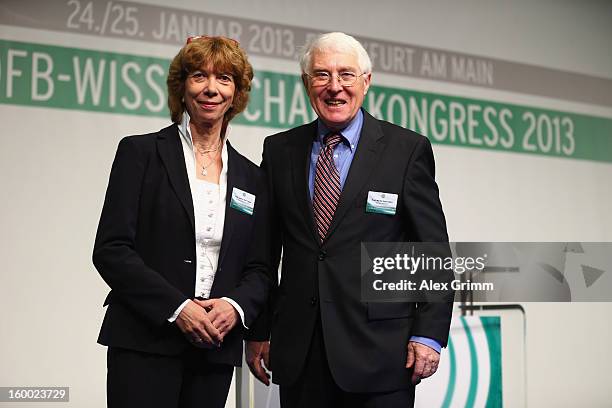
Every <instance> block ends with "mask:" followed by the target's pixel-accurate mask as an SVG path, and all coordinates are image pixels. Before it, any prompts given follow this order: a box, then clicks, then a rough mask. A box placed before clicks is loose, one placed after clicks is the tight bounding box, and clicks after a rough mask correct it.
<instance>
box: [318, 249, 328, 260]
mask: <svg viewBox="0 0 612 408" xmlns="http://www.w3.org/2000/svg"><path fill="white" fill-rule="evenodd" d="M325 256H327V252H325V251H323V250H322V251H321V252H319V261H322V260H324V259H325Z"/></svg>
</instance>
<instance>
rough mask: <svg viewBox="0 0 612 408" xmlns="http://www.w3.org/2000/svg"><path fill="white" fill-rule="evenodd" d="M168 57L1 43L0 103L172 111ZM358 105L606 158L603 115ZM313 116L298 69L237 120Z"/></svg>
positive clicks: (528, 148)
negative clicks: (168, 105) (168, 98)
mask: <svg viewBox="0 0 612 408" xmlns="http://www.w3.org/2000/svg"><path fill="white" fill-rule="evenodd" d="M169 62H170V61H169V60H168V59H162V58H152V57H144V56H136V55H131V54H121V53H113V52H102V51H93V50H83V49H76V48H67V47H58V46H50V45H42V44H32V43H23V42H15V41H4V40H0V68H1V69H0V103H3V104H12V105H26V106H41V107H50V108H62V109H73V110H86V111H97V112H116V113H121V114H135V115H144V116H161V117H169V115H168V112H167V108H166V86H165V79H166V72H167V69H168V64H169ZM296 69H297V64H296ZM364 107H365V108H366V110H368V112H370V113H371V114H373V115H374V116H376V117H378V118H380V119H384V120H388V121H390V122H393V123H395V124H397V125H400V126H403V127H406V128H410V129H413V130H415V131H417V132H419V133H421V134H424V135H426V136H427V137H429V139H430V140H431V141H432V143H437V144H445V145H453V146H463V147H472V148H478V149H487V150H497V151H509V152H519V153H527V154H536V155H544V156H553V157H562V158H572V159H584V160H593V161H600V162H612V119H609V118H603V117H595V116H590V115H582V114H575V113H568V112H562V111H558V110H551V109H541V108H537V107H528V106H520V105H516V104H509V103H499V102H493V101H487V100H482V99H474V98H462V97H455V96H448V95H442V94H436V93H430V92H417V91H413V90H409V89H402V88H396V87H393V88H391V87H383V86H372V87H371V88H370V91H369V92H368V95H367V97H366V100H365V104H364ZM313 118H315V115H314V113H313V111H312V108H311V107H310V104H309V102H308V97H307V95H306V92H305V90H304V88H303V86H302V84H301V80H300V77H299V76H298V75H291V74H280V73H275V72H269V71H257V72H256V76H255V79H254V81H253V89H252V92H251V102H250V104H249V107H248V109H247V110H246V111H245V112H244V113H243V114H242V115H240V116H239V117H238V118H236V120H235V121H236V123H240V124H243V125H250V126H265V127H272V128H282V129H284V128H289V127H293V126H297V125H301V124H303V123H306V122H309V121H311V120H312V119H313Z"/></svg>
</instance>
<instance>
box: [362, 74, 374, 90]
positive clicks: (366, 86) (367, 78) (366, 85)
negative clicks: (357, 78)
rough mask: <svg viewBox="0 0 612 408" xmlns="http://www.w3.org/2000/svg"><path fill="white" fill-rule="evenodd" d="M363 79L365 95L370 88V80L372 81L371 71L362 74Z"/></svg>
mask: <svg viewBox="0 0 612 408" xmlns="http://www.w3.org/2000/svg"><path fill="white" fill-rule="evenodd" d="M363 81H364V88H363V94H364V95H365V94H367V93H368V89H370V82H372V73H371V72H368V73H367V75H364V76H363Z"/></svg>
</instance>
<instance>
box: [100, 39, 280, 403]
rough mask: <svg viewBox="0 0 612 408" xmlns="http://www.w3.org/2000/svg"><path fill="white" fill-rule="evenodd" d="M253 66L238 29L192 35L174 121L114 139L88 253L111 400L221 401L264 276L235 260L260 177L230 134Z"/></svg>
mask: <svg viewBox="0 0 612 408" xmlns="http://www.w3.org/2000/svg"><path fill="white" fill-rule="evenodd" d="M252 78H253V70H252V67H251V65H250V64H249V62H248V60H247V57H246V55H245V53H244V51H243V50H242V49H241V48H240V46H239V45H238V43H237V42H236V41H234V40H232V39H229V38H224V37H202V36H200V37H191V38H190V39H188V40H187V44H186V45H185V46H184V47H183V48H182V49H181V50H180V51H179V53H178V54H177V55H176V57H175V58H174V60H173V61H172V63H171V64H170V69H169V74H168V79H167V85H168V106H169V108H170V113H171V118H172V121H173V122H174V123H173V124H172V125H171V126H169V127H167V128H165V129H162V130H160V131H159V132H155V133H150V134H147V135H140V136H130V137H126V138H124V139H123V140H121V142H120V143H119V147H118V149H117V154H116V157H115V161H114V163H113V167H112V170H111V175H110V180H109V185H108V189H107V193H106V199H105V202H104V208H103V210H102V215H101V218H100V224H99V226H98V233H97V236H96V242H95V247H94V253H93V262H94V265H95V266H96V268H97V269H98V271H99V272H100V275H101V276H102V278H103V279H104V280H105V281H106V283H107V284H108V285H109V286H110V288H111V291H110V293H109V295H108V297H107V299H106V302H105V305H106V304H108V309H107V311H106V316H105V318H104V322H103V324H102V328H101V331H100V336H99V339H98V342H99V343H101V344H103V345H106V346H108V361H107V364H108V375H107V398H108V406H109V407H145V406H147V407H164V408H167V407H196V406H197V407H223V406H224V404H225V400H226V398H227V393H228V390H229V386H230V382H231V378H232V373H233V367H234V366H238V365H240V364H241V361H242V327H243V326H244V327H248V326H249V324H250V323H251V322H252V321H253V319H254V318H255V317H256V315H257V314H258V312H259V309H260V307H261V306H262V305H263V303H264V301H265V299H266V297H267V293H268V287H269V279H268V277H267V274H266V270H265V268H264V267H263V266H262V267H260V268H250V270H254V272H250V273H249V274H248V275H247V274H243V272H242V270H243V269H242V268H243V266H244V264H245V260H246V259H248V252H249V242H250V241H252V231H253V230H254V224H255V222H256V220H260V219H261V214H262V212H263V208H264V207H265V203H264V201H265V197H264V194H263V191H262V185H263V184H262V179H260V174H259V169H258V168H257V166H255V165H254V164H253V163H251V162H250V161H249V160H248V159H246V158H245V157H243V156H241V155H240V154H239V153H238V152H237V151H236V150H235V149H234V148H233V147H232V146H231V145H230V143H229V141H228V134H229V131H230V128H229V127H228V123H229V121H230V120H231V119H232V118H233V117H234V116H235V115H237V114H238V113H240V112H241V111H243V110H244V109H245V107H246V105H247V101H248V93H249V90H250V84H251V79H252Z"/></svg>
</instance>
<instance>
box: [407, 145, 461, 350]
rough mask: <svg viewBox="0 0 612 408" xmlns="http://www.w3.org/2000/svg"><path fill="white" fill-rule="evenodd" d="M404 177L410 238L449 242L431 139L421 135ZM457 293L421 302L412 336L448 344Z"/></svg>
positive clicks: (448, 274)
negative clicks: (443, 299) (433, 300)
mask: <svg viewBox="0 0 612 408" xmlns="http://www.w3.org/2000/svg"><path fill="white" fill-rule="evenodd" d="M404 180H405V181H404V205H405V210H406V212H407V214H408V220H409V222H408V225H407V228H408V229H409V236H410V240H411V241H414V242H440V243H448V234H447V232H446V220H445V218H444V212H443V211H442V204H441V203H440V198H439V191H438V185H437V184H436V181H435V163H434V156H433V151H432V148H431V143H430V142H429V139H427V138H425V137H421V138H420V140H419V142H418V143H417V146H416V148H415V150H414V152H413V155H412V158H411V160H410V164H409V166H408V168H407V171H406V175H405V178H404ZM442 252H444V253H445V254H446V255H450V247H448V246H447V245H445V246H444V248H443V249H442ZM438 255H440V253H438ZM441 273H443V274H444V276H442V277H438V279H439V280H442V281H450V280H452V279H453V274H452V272H441ZM453 296H454V292H453V291H452V290H451V291H449V292H448V293H447V294H446V297H445V300H446V301H444V302H440V301H436V302H420V303H418V304H417V315H416V317H415V321H414V324H413V330H412V332H411V336H419V337H428V338H430V339H434V340H436V341H437V342H438V343H440V344H441V345H442V346H443V347H445V346H446V344H447V341H448V331H449V328H450V321H451V316H452V309H453Z"/></svg>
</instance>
